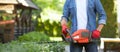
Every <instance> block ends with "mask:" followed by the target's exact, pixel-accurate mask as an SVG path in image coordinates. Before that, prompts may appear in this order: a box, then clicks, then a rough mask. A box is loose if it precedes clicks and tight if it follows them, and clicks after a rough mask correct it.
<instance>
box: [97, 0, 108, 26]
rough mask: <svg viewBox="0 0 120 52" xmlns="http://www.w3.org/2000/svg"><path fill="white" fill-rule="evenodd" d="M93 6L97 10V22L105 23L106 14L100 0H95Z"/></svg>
mask: <svg viewBox="0 0 120 52" xmlns="http://www.w3.org/2000/svg"><path fill="white" fill-rule="evenodd" d="M95 7H96V10H97V12H98V24H106V20H107V16H106V13H105V11H104V8H103V6H102V4H101V2H100V0H95Z"/></svg>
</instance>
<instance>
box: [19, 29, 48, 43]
mask: <svg viewBox="0 0 120 52" xmlns="http://www.w3.org/2000/svg"><path fill="white" fill-rule="evenodd" d="M18 41H21V42H22V41H29V42H40V41H50V39H49V37H48V36H47V35H46V34H45V33H42V32H37V31H33V32H29V33H26V34H24V35H22V36H19V38H18Z"/></svg>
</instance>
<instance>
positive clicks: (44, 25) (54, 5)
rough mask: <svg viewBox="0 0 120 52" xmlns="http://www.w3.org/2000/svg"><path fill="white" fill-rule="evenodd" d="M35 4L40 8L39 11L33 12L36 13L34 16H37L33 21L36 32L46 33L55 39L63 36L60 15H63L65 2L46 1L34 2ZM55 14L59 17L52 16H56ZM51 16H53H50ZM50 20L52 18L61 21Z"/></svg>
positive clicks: (59, 0)
mask: <svg viewBox="0 0 120 52" xmlns="http://www.w3.org/2000/svg"><path fill="white" fill-rule="evenodd" d="M33 2H34V3H35V4H36V5H37V6H38V7H39V10H37V11H33V12H34V13H33V15H34V16H36V17H35V18H34V19H33V21H34V24H35V30H36V31H40V32H44V33H45V34H47V35H49V36H54V37H56V36H60V34H61V26H60V18H61V16H60V15H61V14H62V8H63V3H64V1H63V0H46V1H44V0H33ZM49 8H50V9H49ZM49 10H51V11H49ZM53 12H55V13H57V16H51V15H52V14H55V13H53ZM49 14H51V15H50V16H49ZM46 16H47V18H46ZM58 16H59V17H58ZM44 18H45V20H44ZM48 18H51V19H53V18H56V19H58V18H59V20H56V19H55V20H51V19H48Z"/></svg>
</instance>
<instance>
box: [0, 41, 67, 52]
mask: <svg viewBox="0 0 120 52" xmlns="http://www.w3.org/2000/svg"><path fill="white" fill-rule="evenodd" d="M64 51H65V44H64V43H63V42H59V43H41V44H40V43H38V42H19V41H12V42H11V43H6V44H0V52H64Z"/></svg>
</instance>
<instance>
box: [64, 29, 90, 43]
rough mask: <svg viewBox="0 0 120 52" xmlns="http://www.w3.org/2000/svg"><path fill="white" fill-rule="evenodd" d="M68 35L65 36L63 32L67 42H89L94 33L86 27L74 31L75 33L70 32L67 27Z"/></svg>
mask: <svg viewBox="0 0 120 52" xmlns="http://www.w3.org/2000/svg"><path fill="white" fill-rule="evenodd" d="M67 32H68V36H65V35H64V34H62V36H63V38H64V39H65V41H67V42H72V43H89V42H91V41H92V36H91V35H92V33H91V32H89V30H86V29H80V30H77V31H76V32H74V33H73V34H71V33H70V31H69V30H68V29H67Z"/></svg>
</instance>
